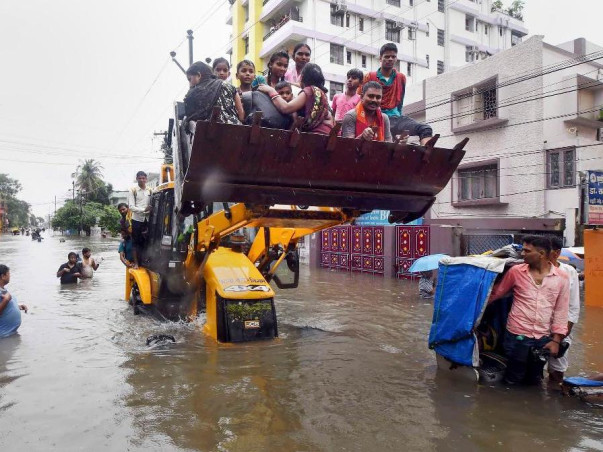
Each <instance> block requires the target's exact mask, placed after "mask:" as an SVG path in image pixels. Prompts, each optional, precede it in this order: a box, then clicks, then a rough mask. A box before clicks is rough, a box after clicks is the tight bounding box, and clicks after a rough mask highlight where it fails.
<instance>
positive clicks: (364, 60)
mask: <svg viewBox="0 0 603 452" xmlns="http://www.w3.org/2000/svg"><path fill="white" fill-rule="evenodd" d="M361 59H362V67H363V68H366V55H362V58H361Z"/></svg>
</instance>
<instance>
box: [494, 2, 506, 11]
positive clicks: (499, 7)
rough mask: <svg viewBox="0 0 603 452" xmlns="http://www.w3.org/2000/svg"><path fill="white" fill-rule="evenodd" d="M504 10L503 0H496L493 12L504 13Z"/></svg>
mask: <svg viewBox="0 0 603 452" xmlns="http://www.w3.org/2000/svg"><path fill="white" fill-rule="evenodd" d="M502 10H503V2H502V0H494V1H493V2H492V12H494V11H502Z"/></svg>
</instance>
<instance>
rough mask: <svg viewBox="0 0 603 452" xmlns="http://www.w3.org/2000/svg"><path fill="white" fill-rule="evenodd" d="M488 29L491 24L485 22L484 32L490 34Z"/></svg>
mask: <svg viewBox="0 0 603 452" xmlns="http://www.w3.org/2000/svg"><path fill="white" fill-rule="evenodd" d="M488 30H490V25H488V24H484V34H485V35H487V34H488Z"/></svg>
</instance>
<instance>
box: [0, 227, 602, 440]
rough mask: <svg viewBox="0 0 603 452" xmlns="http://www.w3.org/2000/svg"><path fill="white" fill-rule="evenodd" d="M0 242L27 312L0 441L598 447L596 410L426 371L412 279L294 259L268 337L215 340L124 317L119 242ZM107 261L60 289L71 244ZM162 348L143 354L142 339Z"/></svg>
mask: <svg viewBox="0 0 603 452" xmlns="http://www.w3.org/2000/svg"><path fill="white" fill-rule="evenodd" d="M59 238H60V236H54V237H52V236H50V235H49V234H48V233H47V234H46V235H45V240H44V241H43V242H42V243H37V242H33V241H32V240H31V239H30V238H29V237H22V236H16V237H12V236H8V235H0V263H5V264H7V265H8V266H9V267H10V268H11V283H10V284H9V285H8V286H7V288H8V289H9V291H10V292H11V293H12V294H13V295H14V296H15V297H17V298H18V300H19V302H20V303H25V304H27V305H28V306H29V309H30V311H29V314H27V315H23V323H22V326H21V328H20V330H19V334H18V335H17V336H13V337H10V338H6V339H0V450H2V451H13V450H14V451H23V450H27V451H38V450H40V451H47V450H61V451H71V450H87V451H94V450H131V451H137V450H186V451H189V450H202V451H214V450H215V451H220V450H224V451H243V450H244V451H256V450H257V451H260V450H262V451H272V450H274V451H340V450H341V451H344V450H345V451H400V450H413V451H414V450H421V451H423V450H426V451H431V450H433V451H447V450H461V449H462V450H467V451H472V450H530V448H533V449H534V450H535V448H538V449H539V450H567V451H569V450H572V451H574V450H575V451H578V450H603V409H597V408H593V407H589V406H587V405H585V404H583V403H582V402H580V401H579V400H576V399H573V398H563V397H561V396H559V395H558V394H556V393H548V392H546V391H545V390H538V389H525V388H523V389H522V388H519V389H517V388H514V389H507V388H505V387H504V386H502V385H501V386H498V385H496V386H479V385H476V384H472V383H466V382H459V381H456V380H453V379H451V378H449V376H447V375H446V374H442V373H441V372H439V373H438V372H437V371H436V365H435V357H434V355H433V353H432V352H431V351H430V350H428V348H427V336H428V333H429V326H430V323H431V315H432V306H431V303H430V302H426V301H424V300H420V299H419V298H418V297H417V294H416V293H417V287H416V283H413V282H405V281H397V280H394V279H383V278H378V277H371V276H368V275H362V274H349V273H340V272H332V271H327V270H319V269H309V268H307V267H302V274H301V277H300V287H299V288H298V289H296V290H288V291H278V296H277V300H276V306H277V315H278V319H279V333H280V338H279V339H277V340H274V341H269V342H258V343H249V344H241V345H218V344H216V343H214V342H213V341H212V340H210V339H207V338H205V337H204V336H203V335H202V333H201V325H202V323H203V319H202V318H201V319H199V320H198V321H197V322H195V323H193V324H169V323H160V322H158V321H156V320H154V319H152V318H150V317H148V316H134V315H133V314H132V312H131V308H130V307H129V306H128V304H127V303H126V302H125V301H124V300H123V292H124V288H123V287H124V286H123V281H124V273H125V269H124V267H123V266H122V264H121V263H120V262H119V257H118V255H117V246H118V242H117V240H112V239H100V238H91V239H83V238H66V241H65V242H64V243H60V242H59ZM83 246H89V247H90V248H91V249H92V250H93V255H94V256H97V257H99V256H102V257H104V258H105V260H104V262H103V263H102V264H101V266H100V268H99V270H98V271H97V272H96V274H95V276H94V278H93V279H92V280H88V281H83V282H82V283H80V284H78V285H76V286H72V287H61V286H60V284H59V282H58V279H57V278H56V277H55V275H56V271H57V269H58V267H59V265H60V264H61V263H63V262H65V261H66V259H67V253H68V252H69V251H77V252H81V248H82V247H83ZM574 331H575V335H576V340H575V346H572V347H573V349H572V350H571V352H570V353H571V354H570V361H571V367H570V370H569V372H568V374H571V375H578V374H583V375H587V374H592V373H594V372H603V334H602V333H603V309H592V308H591V309H583V311H582V315H581V322H580V324H578V325H577V327H576V328H575V330H574ZM157 333H163V334H172V335H174V337H175V338H176V343H175V344H167V345H163V346H155V347H147V346H146V338H147V337H148V336H149V335H151V334H157Z"/></svg>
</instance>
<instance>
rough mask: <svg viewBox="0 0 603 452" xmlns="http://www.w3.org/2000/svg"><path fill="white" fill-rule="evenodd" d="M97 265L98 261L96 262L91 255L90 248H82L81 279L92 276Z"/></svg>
mask: <svg viewBox="0 0 603 452" xmlns="http://www.w3.org/2000/svg"><path fill="white" fill-rule="evenodd" d="M101 259H102V258H101ZM99 265H100V262H96V261H95V260H94V258H93V257H92V252H91V251H90V248H82V263H81V266H82V279H85V278H92V277H93V276H94V272H95V271H96V270H98V266H99Z"/></svg>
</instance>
